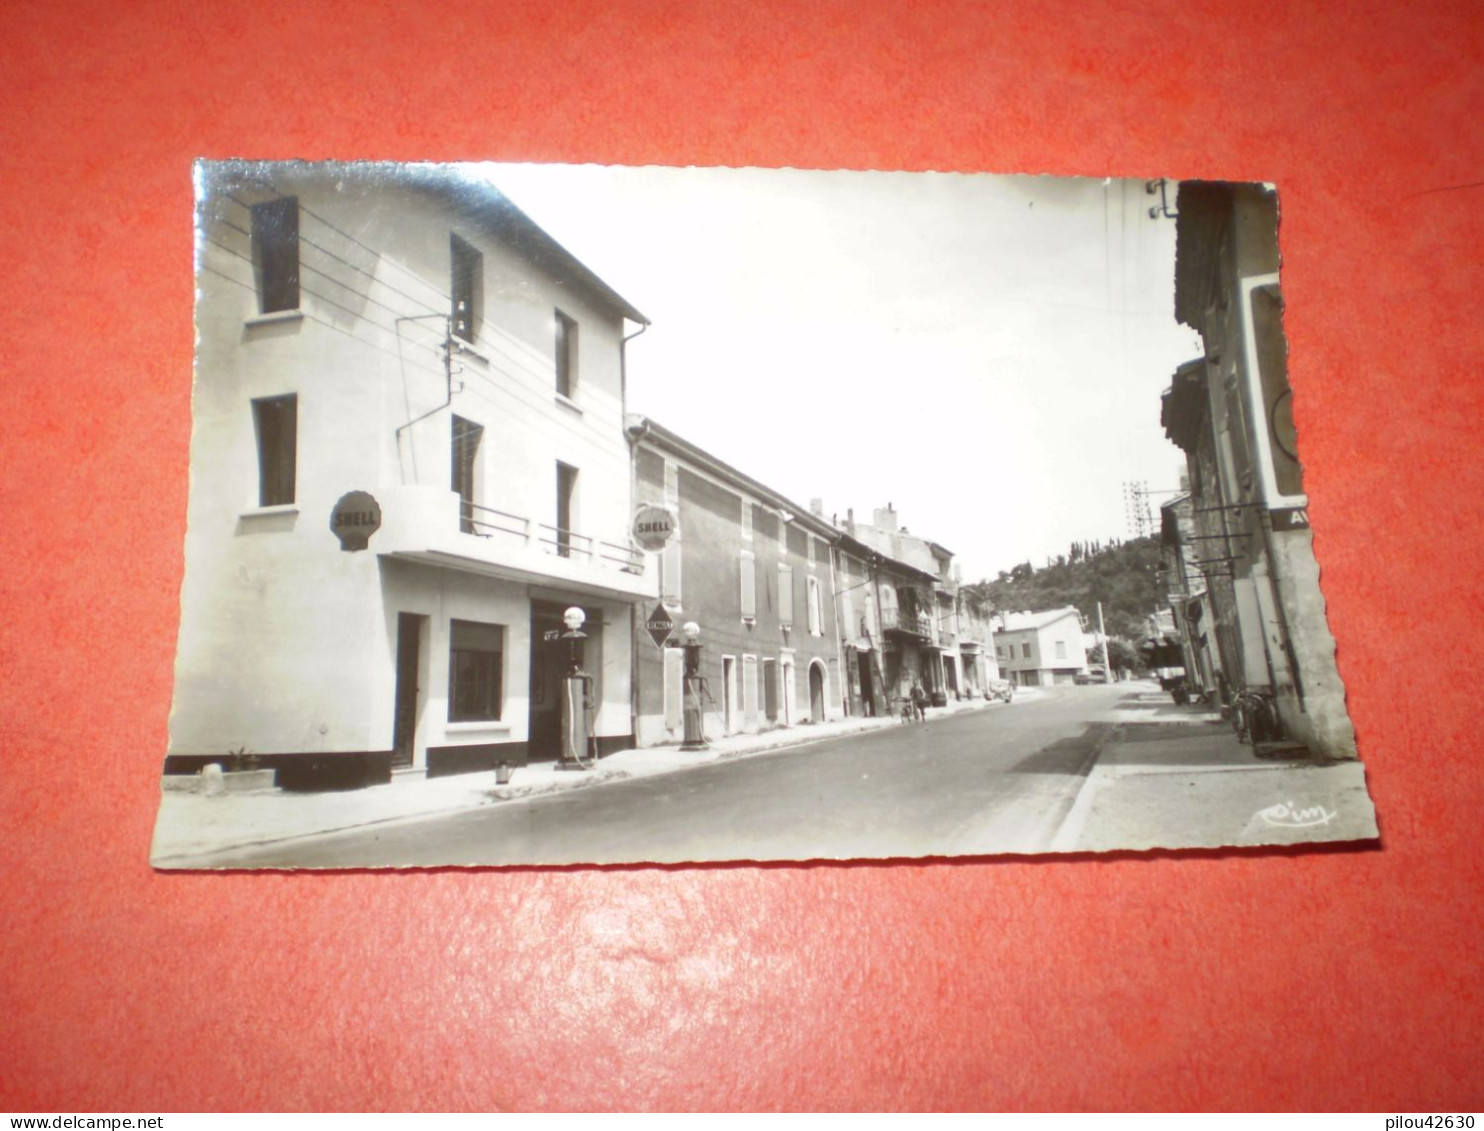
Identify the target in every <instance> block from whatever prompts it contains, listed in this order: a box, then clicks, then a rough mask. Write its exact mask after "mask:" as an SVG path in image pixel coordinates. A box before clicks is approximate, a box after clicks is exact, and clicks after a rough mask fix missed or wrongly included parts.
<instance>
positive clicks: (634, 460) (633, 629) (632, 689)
mask: <svg viewBox="0 0 1484 1131" xmlns="http://www.w3.org/2000/svg"><path fill="white" fill-rule="evenodd" d="M648 328H649V327H648V326H647V325H645V326H643V327H641V328H640V329H639V331H638V332H637V333H634V334H631V335H630V337H634V338H637V337H638V336H639V334H642V333H644V331H645V330H647V329H648ZM623 340H624V342H627V341H628V340H629V339H628V338H625V339H623ZM619 362H620V364H619V370H620V373H622V371H623V368H624V366H623V347H622V345H620V347H619ZM623 380H624V379H623V378H620V384H622V383H623ZM620 404H621V406H622V405H626V404H627V400H626V399H625V397H624V396H621V398H620ZM625 415H627V414H625ZM624 435H625V437H626V438H627V439H628V441H629V513H630V514H631V515H632V514H633V513H634V508H635V506H636V505H637V504H638V500H639V444H640V443H641V442H642V441H643V440H644V437H646V436H648V435H649V417H647V416H646V417H644V418H643V419H642V423H640V424H637V425H635V426H634V427H632V428H625V429H624ZM647 564H648V563H647V562H646V565H647ZM660 678H661V679H663V678H664V670H663V668H662V669H661V672H660ZM629 733H630V734H631V735H633V736H634V746H635V747H636V748H637V747H638V745H639V607H638V606H637V605H636V604H634V602H632V601H630V602H629Z"/></svg>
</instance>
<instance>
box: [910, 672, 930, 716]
mask: <svg viewBox="0 0 1484 1131" xmlns="http://www.w3.org/2000/svg"><path fill="white" fill-rule="evenodd" d="M927 705H928V694H927V692H926V691H924V690H923V689H922V684H920V683H918V682H917V681H916V680H913V681H912V713H913V714H914V715H916V716H917V720H918V721H919V722H922V721H923V720H925V719H926V718H927Z"/></svg>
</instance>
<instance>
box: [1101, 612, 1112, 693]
mask: <svg viewBox="0 0 1484 1131" xmlns="http://www.w3.org/2000/svg"><path fill="white" fill-rule="evenodd" d="M1098 636H1100V637H1101V638H1102V641H1103V678H1104V679H1106V680H1108V681H1109V682H1110V683H1111V682H1112V680H1113V665H1112V664H1110V663H1108V630H1107V629H1106V628H1104V627H1103V603H1102V602H1101V601H1099V602H1098Z"/></svg>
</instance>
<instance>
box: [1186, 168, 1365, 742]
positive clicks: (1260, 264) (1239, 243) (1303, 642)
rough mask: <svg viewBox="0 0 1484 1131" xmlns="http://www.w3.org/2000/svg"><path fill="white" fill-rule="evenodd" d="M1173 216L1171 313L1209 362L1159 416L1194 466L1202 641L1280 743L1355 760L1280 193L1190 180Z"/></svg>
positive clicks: (1230, 686)
mask: <svg viewBox="0 0 1484 1131" xmlns="http://www.w3.org/2000/svg"><path fill="white" fill-rule="evenodd" d="M1177 209H1178V213H1179V215H1178V219H1177V220H1176V224H1177V228H1176V254H1175V314H1176V317H1177V318H1178V319H1179V320H1180V321H1181V322H1183V323H1184V324H1185V325H1187V326H1190V327H1191V328H1192V329H1194V330H1196V331H1197V332H1198V333H1199V334H1200V336H1201V342H1202V346H1203V353H1202V356H1201V357H1200V358H1197V359H1195V360H1193V361H1191V362H1188V363H1186V364H1185V365H1182V366H1180V367H1179V369H1177V370H1176V372H1175V375H1174V380H1173V383H1172V385H1171V388H1170V390H1169V391H1168V392H1167V393H1165V395H1164V399H1163V408H1162V420H1163V423H1164V426H1165V431H1166V434H1167V435H1168V436H1169V438H1170V440H1171V441H1172V442H1173V443H1174V444H1175V445H1176V446H1178V447H1179V448H1180V449H1181V450H1182V451H1183V452H1184V453H1185V458H1186V467H1187V475H1188V480H1189V485H1190V495H1191V502H1192V504H1193V508H1192V513H1193V516H1194V532H1193V534H1192V538H1194V539H1197V540H1198V544H1199V547H1200V551H1201V553H1200V557H1199V562H1198V564H1199V568H1200V569H1201V570H1202V571H1203V573H1202V576H1203V578H1204V583H1205V586H1206V591H1207V593H1208V594H1209V604H1210V608H1211V614H1210V617H1209V626H1208V627H1206V628H1205V629H1204V630H1203V631H1205V632H1206V633H1207V634H1208V635H1209V634H1213V633H1214V638H1215V642H1216V647H1217V650H1218V652H1219V657H1220V670H1221V672H1222V673H1223V679H1224V681H1225V682H1226V684H1227V686H1226V687H1225V688H1224V691H1225V693H1226V694H1228V695H1229V694H1231V693H1232V692H1235V691H1239V690H1250V691H1254V692H1257V693H1260V694H1262V695H1264V696H1267V697H1270V698H1271V699H1272V701H1273V702H1274V703H1275V705H1276V708H1277V712H1278V715H1279V718H1280V719H1281V721H1282V726H1283V730H1284V732H1285V737H1287V738H1288V739H1291V740H1295V741H1298V742H1301V743H1304V744H1305V745H1307V746H1308V747H1309V748H1310V749H1311V750H1312V751H1313V752H1315V753H1316V754H1318V755H1319V756H1321V757H1328V758H1350V757H1354V752H1355V740H1354V732H1353V729H1352V727H1351V725H1350V720H1349V716H1348V714H1347V713H1346V711H1345V700H1344V688H1343V686H1342V685H1341V683H1340V677H1339V672H1338V670H1337V668H1336V665H1335V644H1334V638H1333V637H1332V636H1331V635H1330V631H1329V626H1328V624H1327V623H1326V619H1325V613H1324V598H1323V596H1322V594H1321V593H1320V591H1319V567H1318V564H1317V562H1316V561H1315V559H1314V551H1313V533H1312V531H1311V530H1310V527H1309V519H1308V497H1307V496H1306V495H1305V493H1304V485H1303V472H1302V469H1301V467H1300V466H1299V461H1298V455H1297V448H1296V435H1295V430H1294V425H1293V400H1292V397H1293V394H1292V390H1291V388H1290V387H1289V383H1288V355H1287V344H1286V342H1285V339H1284V335H1283V295H1282V291H1281V288H1280V285H1279V280H1278V258H1279V257H1278V200H1277V196H1276V194H1275V193H1274V192H1273V191H1272V190H1271V189H1270V188H1268V187H1266V186H1263V185H1256V184H1225V183H1206V182H1186V183H1184V184H1182V185H1181V186H1180V190H1179V194H1178V197H1177Z"/></svg>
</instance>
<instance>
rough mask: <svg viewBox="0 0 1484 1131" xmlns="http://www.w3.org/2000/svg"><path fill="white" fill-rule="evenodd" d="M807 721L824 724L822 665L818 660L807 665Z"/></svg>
mask: <svg viewBox="0 0 1484 1131" xmlns="http://www.w3.org/2000/svg"><path fill="white" fill-rule="evenodd" d="M809 721H810V722H815V723H822V722H824V665H822V664H821V663H820V662H819V661H818V660H815V661H814V662H813V663H812V664H810V665H809Z"/></svg>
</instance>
